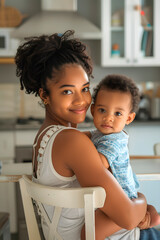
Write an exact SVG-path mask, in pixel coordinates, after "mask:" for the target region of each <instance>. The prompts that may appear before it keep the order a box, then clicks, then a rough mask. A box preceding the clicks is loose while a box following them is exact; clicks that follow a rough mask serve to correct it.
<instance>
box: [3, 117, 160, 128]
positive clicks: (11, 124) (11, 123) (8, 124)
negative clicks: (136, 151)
mask: <svg viewBox="0 0 160 240" xmlns="http://www.w3.org/2000/svg"><path fill="white" fill-rule="evenodd" d="M147 125H149V126H152V125H154V126H160V120H148V121H147V120H146V121H142V120H135V121H133V123H131V124H130V125H129V126H132V127H134V126H147ZM40 126H41V124H39V123H37V122H35V123H30V124H17V123H16V120H15V119H13V120H12V119H4V120H0V131H9V130H11V131H14V130H38V129H39V128H40ZM92 128H94V124H93V122H92V121H90V122H83V123H80V124H79V125H78V129H84V130H87V129H92Z"/></svg>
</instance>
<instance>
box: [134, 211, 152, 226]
mask: <svg viewBox="0 0 160 240" xmlns="http://www.w3.org/2000/svg"><path fill="white" fill-rule="evenodd" d="M150 223H151V215H150V213H149V212H148V211H147V212H146V215H145V217H144V218H143V220H142V221H141V222H140V223H139V224H138V226H137V227H139V228H140V229H147V228H150Z"/></svg>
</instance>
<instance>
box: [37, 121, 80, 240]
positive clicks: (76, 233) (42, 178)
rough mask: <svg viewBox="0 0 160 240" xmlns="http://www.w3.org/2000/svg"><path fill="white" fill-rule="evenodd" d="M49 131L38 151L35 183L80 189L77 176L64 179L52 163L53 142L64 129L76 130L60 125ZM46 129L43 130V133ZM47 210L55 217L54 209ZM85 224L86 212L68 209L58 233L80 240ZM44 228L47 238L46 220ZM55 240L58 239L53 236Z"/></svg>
mask: <svg viewBox="0 0 160 240" xmlns="http://www.w3.org/2000/svg"><path fill="white" fill-rule="evenodd" d="M48 128H49V130H48V131H47V132H46V134H45V135H44V136H43V138H42V140H41V143H40V148H39V150H38V157H37V162H38V167H37V178H35V177H33V181H34V182H37V183H40V184H43V185H47V186H53V187H61V188H62V187H64V188H65V187H67V188H74V187H80V184H79V182H78V180H77V178H76V176H75V175H74V176H72V177H64V176H61V175H60V174H59V173H57V172H56V170H55V168H54V166H53V163H52V146H53V142H54V140H55V138H56V136H57V135H58V133H60V132H61V131H63V130H64V129H74V128H69V127H64V126H59V125H53V126H49V127H48ZM45 130H46V129H44V130H43V132H44V131H45ZM43 132H41V133H40V135H39V136H38V138H37V141H36V143H35V144H34V145H33V166H34V158H35V147H36V145H37V142H38V139H39V137H40V136H41V134H42V133H43ZM45 210H46V211H47V214H48V216H49V217H50V219H52V217H53V212H54V208H53V207H52V206H45ZM83 224H84V210H83V209H66V208H64V209H63V210H62V214H61V217H60V220H59V224H58V229H57V231H58V233H59V235H60V236H61V237H62V238H63V239H64V240H80V234H81V228H82V226H83ZM42 228H43V232H44V235H45V236H46V237H47V233H48V232H49V231H48V226H47V224H46V222H44V219H43V221H42ZM53 239H56V237H55V236H53Z"/></svg>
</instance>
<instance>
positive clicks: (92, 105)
mask: <svg viewBox="0 0 160 240" xmlns="http://www.w3.org/2000/svg"><path fill="white" fill-rule="evenodd" d="M91 114H92V116H93V115H94V104H93V103H92V104H91Z"/></svg>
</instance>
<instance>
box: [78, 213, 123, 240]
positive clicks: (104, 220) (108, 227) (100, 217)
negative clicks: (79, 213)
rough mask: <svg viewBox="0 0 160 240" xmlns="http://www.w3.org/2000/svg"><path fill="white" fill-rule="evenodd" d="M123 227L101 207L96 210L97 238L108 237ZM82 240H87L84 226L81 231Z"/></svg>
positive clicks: (102, 239) (100, 239) (101, 239)
mask: <svg viewBox="0 0 160 240" xmlns="http://www.w3.org/2000/svg"><path fill="white" fill-rule="evenodd" d="M120 229H121V227H119V226H118V225H117V224H115V223H114V222H113V221H112V220H111V219H110V218H109V217H107V216H106V215H105V214H104V213H103V212H102V211H101V210H100V209H97V210H96V211H95V233H96V240H104V239H105V238H106V237H108V236H110V235H112V234H113V233H115V232H118V231H119V230H120ZM81 240H85V228H84V226H83V228H82V232H81Z"/></svg>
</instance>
